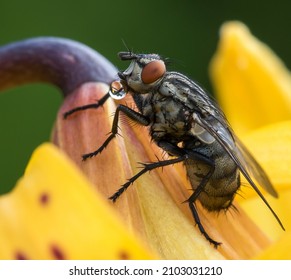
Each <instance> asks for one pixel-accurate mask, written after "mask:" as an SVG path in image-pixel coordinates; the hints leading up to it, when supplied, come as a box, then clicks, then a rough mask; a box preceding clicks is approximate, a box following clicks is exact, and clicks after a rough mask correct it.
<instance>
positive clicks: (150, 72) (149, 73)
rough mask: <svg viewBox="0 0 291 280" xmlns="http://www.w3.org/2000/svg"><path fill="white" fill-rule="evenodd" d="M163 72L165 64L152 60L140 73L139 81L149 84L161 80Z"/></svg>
mask: <svg viewBox="0 0 291 280" xmlns="http://www.w3.org/2000/svg"><path fill="white" fill-rule="evenodd" d="M165 72H166V66H165V63H164V62H163V61H162V60H154V61H152V62H150V63H148V64H147V65H146V66H145V67H144V68H143V70H142V72H141V79H142V81H143V83H145V84H151V83H153V82H155V81H157V80H158V79H159V78H161V77H162V76H163V75H164V74H165Z"/></svg>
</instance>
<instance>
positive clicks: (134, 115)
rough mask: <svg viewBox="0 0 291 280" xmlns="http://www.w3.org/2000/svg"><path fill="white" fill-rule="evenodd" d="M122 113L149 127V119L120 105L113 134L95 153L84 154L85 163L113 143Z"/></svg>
mask: <svg viewBox="0 0 291 280" xmlns="http://www.w3.org/2000/svg"><path fill="white" fill-rule="evenodd" d="M120 112H122V113H124V114H125V115H126V116H127V117H129V118H130V119H132V120H134V121H135V122H137V123H139V124H141V125H144V126H147V125H149V120H148V118H146V117H145V116H144V115H142V114H140V113H139V112H136V111H134V110H133V109H131V108H129V107H127V106H124V105H121V104H120V105H118V107H117V109H116V111H115V114H114V118H113V123H112V128H111V132H110V133H109V136H108V137H107V139H106V140H105V141H104V143H103V144H102V145H101V146H100V147H99V148H98V149H97V150H96V151H94V152H92V153H88V154H84V155H83V156H82V158H83V161H85V160H86V159H88V158H91V157H94V156H96V155H98V154H100V153H101V152H102V151H103V150H104V149H105V148H106V147H107V145H108V144H109V143H110V142H111V140H112V139H113V138H115V136H116V135H117V134H118V120H119V114H120Z"/></svg>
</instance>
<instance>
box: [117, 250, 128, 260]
mask: <svg viewBox="0 0 291 280" xmlns="http://www.w3.org/2000/svg"><path fill="white" fill-rule="evenodd" d="M118 259H119V260H129V259H130V258H129V255H128V253H127V252H125V251H121V252H119V256H118Z"/></svg>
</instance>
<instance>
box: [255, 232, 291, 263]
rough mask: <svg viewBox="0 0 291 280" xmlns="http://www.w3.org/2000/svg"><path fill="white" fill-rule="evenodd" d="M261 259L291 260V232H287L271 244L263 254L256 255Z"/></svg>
mask: <svg viewBox="0 0 291 280" xmlns="http://www.w3.org/2000/svg"><path fill="white" fill-rule="evenodd" d="M255 259H261V260H290V259H291V232H288V233H285V234H284V235H283V236H282V237H281V238H280V239H279V240H278V241H277V242H276V243H274V244H273V245H271V246H270V247H269V248H268V249H267V250H265V251H264V252H263V253H262V254H260V255H258V256H256V257H255Z"/></svg>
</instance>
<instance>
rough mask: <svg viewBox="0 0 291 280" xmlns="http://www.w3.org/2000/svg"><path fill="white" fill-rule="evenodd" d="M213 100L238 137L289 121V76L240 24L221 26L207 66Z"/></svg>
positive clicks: (283, 67) (277, 60)
mask: <svg viewBox="0 0 291 280" xmlns="http://www.w3.org/2000/svg"><path fill="white" fill-rule="evenodd" d="M210 76H211V79H212V82H213V86H214V89H215V92H216V93H217V99H218V101H219V103H220V105H221V107H222V109H223V110H224V112H225V114H226V116H227V118H228V120H229V121H230V124H231V125H232V127H233V128H234V130H235V131H236V132H237V133H238V135H242V134H244V133H246V132H248V131H249V130H252V129H256V128H258V127H260V126H263V125H265V124H268V123H275V122H278V121H283V120H288V119H290V118H291V76H290V72H289V71H288V70H287V69H286V67H285V65H284V64H283V62H282V61H281V60H280V59H279V58H278V57H277V56H276V55H275V53H274V52H273V51H272V50H271V49H270V48H269V47H268V46H266V45H265V44H264V43H262V42H260V41H259V40H258V39H256V38H255V37H254V36H253V35H252V34H251V33H250V31H249V30H248V28H247V27H246V26H245V25H244V24H242V23H240V22H228V23H226V24H224V25H223V26H222V28H221V32H220V42H219V45H218V50H217V52H216V54H215V55H214V57H213V59H212V61H211V64H210Z"/></svg>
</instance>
